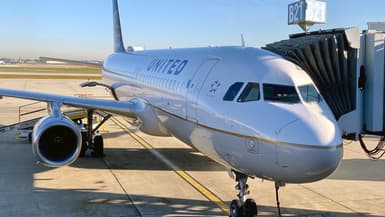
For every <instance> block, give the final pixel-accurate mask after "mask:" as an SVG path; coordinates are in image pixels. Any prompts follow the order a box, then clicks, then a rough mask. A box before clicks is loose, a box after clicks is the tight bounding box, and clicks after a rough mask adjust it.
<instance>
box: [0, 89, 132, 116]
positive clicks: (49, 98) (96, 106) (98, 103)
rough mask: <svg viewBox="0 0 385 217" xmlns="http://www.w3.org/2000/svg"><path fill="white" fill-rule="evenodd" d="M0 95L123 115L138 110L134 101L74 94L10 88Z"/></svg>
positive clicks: (0, 92) (1, 90)
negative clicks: (85, 96)
mask: <svg viewBox="0 0 385 217" xmlns="http://www.w3.org/2000/svg"><path fill="white" fill-rule="evenodd" d="M1 96H6V97H14V98H20V99H29V100H36V101H41V102H47V103H58V104H61V105H67V106H72V107H78V108H86V109H92V110H100V111H105V112H108V113H113V114H118V115H124V116H136V114H137V113H138V111H135V103H134V102H130V101H127V102H122V101H116V100H104V99H92V98H80V97H75V96H63V95H55V94H47V93H38V92H31V91H21V90H12V89H0V99H1Z"/></svg>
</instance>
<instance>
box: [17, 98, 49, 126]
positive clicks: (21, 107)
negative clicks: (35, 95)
mask: <svg viewBox="0 0 385 217" xmlns="http://www.w3.org/2000/svg"><path fill="white" fill-rule="evenodd" d="M39 103H45V102H34V103H29V104H26V105H22V106H19V123H20V122H21V117H22V116H26V115H30V114H35V113H38V112H42V111H46V110H47V107H46V106H45V107H44V108H39V109H36V110H32V111H28V112H24V113H22V112H23V111H22V109H23V108H26V107H29V106H33V105H37V104H39Z"/></svg>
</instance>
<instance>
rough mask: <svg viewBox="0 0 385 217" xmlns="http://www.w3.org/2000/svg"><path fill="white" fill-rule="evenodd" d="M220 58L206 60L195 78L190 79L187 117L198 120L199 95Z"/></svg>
mask: <svg viewBox="0 0 385 217" xmlns="http://www.w3.org/2000/svg"><path fill="white" fill-rule="evenodd" d="M218 61H219V60H218V59H208V60H206V61H205V62H204V63H203V64H202V65H200V67H199V68H198V70H197V71H196V72H195V74H194V76H193V78H192V79H191V80H190V81H189V84H188V87H187V97H186V112H187V114H186V115H187V119H188V120H190V121H194V122H197V108H198V95H199V92H200V90H201V89H202V87H203V84H204V83H205V81H206V78H207V76H208V75H209V73H210V72H211V70H212V69H213V68H214V66H215V65H216V64H217V62H218Z"/></svg>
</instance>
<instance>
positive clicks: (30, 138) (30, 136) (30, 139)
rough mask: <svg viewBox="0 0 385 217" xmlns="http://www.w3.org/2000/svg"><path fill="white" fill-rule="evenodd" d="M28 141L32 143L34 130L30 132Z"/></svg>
mask: <svg viewBox="0 0 385 217" xmlns="http://www.w3.org/2000/svg"><path fill="white" fill-rule="evenodd" d="M28 142H29V143H31V144H32V132H30V133H28Z"/></svg>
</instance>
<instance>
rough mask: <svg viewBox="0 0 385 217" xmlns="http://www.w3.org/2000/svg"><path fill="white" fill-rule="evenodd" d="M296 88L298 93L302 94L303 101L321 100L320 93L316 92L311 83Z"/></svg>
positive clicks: (316, 101)
mask: <svg viewBox="0 0 385 217" xmlns="http://www.w3.org/2000/svg"><path fill="white" fill-rule="evenodd" d="M298 89H299V93H300V94H301V96H302V99H303V100H304V101H305V102H308V103H312V102H315V103H318V102H320V101H321V95H320V94H319V93H318V91H317V89H315V87H314V86H313V85H311V84H309V85H304V86H300V87H298Z"/></svg>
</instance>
